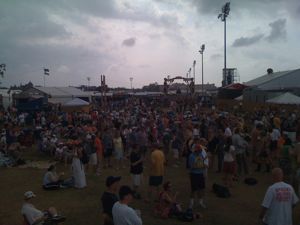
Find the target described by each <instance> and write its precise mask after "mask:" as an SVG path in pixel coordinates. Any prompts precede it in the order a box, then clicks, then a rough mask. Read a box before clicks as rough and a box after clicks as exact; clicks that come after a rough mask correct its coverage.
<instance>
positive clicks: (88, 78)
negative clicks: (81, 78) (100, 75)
mask: <svg viewBox="0 0 300 225" xmlns="http://www.w3.org/2000/svg"><path fill="white" fill-rule="evenodd" d="M86 79H87V82H88V89H89V88H90V81H91V78H90V77H87V78H86Z"/></svg>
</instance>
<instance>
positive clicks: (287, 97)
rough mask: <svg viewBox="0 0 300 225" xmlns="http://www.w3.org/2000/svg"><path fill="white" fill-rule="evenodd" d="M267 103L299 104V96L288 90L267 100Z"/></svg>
mask: <svg viewBox="0 0 300 225" xmlns="http://www.w3.org/2000/svg"><path fill="white" fill-rule="evenodd" d="M267 102H268V103H275V104H292V105H300V97H298V96H297V95H294V94H292V93H290V92H287V93H284V94H282V95H280V96H277V97H275V98H271V99H269V100H267Z"/></svg>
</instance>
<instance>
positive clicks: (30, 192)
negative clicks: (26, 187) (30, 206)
mask: <svg viewBox="0 0 300 225" xmlns="http://www.w3.org/2000/svg"><path fill="white" fill-rule="evenodd" d="M35 196H36V195H35V194H34V193H33V192H32V191H26V192H25V193H24V197H25V199H30V198H34V197H35Z"/></svg>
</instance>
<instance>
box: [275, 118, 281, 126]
mask: <svg viewBox="0 0 300 225" xmlns="http://www.w3.org/2000/svg"><path fill="white" fill-rule="evenodd" d="M273 123H274V126H275V127H276V128H278V129H280V125H281V121H280V118H279V117H274V118H273Z"/></svg>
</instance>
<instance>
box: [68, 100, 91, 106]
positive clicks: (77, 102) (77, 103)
mask: <svg viewBox="0 0 300 225" xmlns="http://www.w3.org/2000/svg"><path fill="white" fill-rule="evenodd" d="M89 104H90V103H88V102H86V101H84V100H82V99H80V98H74V99H72V100H70V101H68V102H66V103H65V104H64V106H87V105H89Z"/></svg>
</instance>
